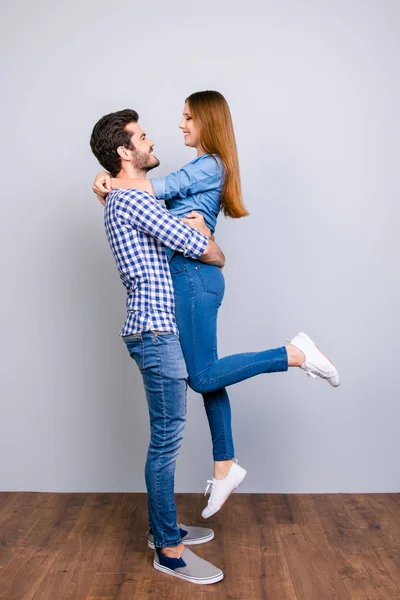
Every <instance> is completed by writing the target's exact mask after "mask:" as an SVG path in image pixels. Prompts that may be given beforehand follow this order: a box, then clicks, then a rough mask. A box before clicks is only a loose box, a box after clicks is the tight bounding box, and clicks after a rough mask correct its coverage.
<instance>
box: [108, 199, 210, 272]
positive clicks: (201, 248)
mask: <svg viewBox="0 0 400 600" xmlns="http://www.w3.org/2000/svg"><path fill="white" fill-rule="evenodd" d="M111 193H112V194H114V193H115V194H116V196H115V197H114V198H113V202H112V204H113V207H112V210H115V214H116V215H117V216H118V218H119V220H120V222H121V224H122V225H124V223H126V224H128V225H130V226H131V227H133V228H134V229H137V230H138V231H142V232H143V233H146V234H147V235H150V236H151V237H153V238H155V239H156V240H158V241H159V242H161V243H162V244H163V245H164V246H168V247H169V248H172V249H173V250H176V251H177V252H182V253H183V255H184V256H188V257H190V258H194V259H199V258H200V257H201V256H202V255H203V254H204V253H205V260H206V261H210V260H212V261H215V260H217V254H218V253H217V252H215V248H212V247H211V248H208V250H206V248H207V246H208V244H209V241H208V237H207V236H205V235H204V234H202V233H200V231H198V230H197V229H194V228H192V227H189V225H186V224H185V223H183V222H182V221H181V220H180V219H178V218H177V217H174V216H173V215H171V213H170V212H168V211H167V210H166V209H165V208H164V207H163V206H162V205H161V204H160V203H159V202H158V201H157V200H156V199H155V198H154V197H153V196H150V194H148V193H147V192H143V191H140V190H123V191H118V192H111ZM107 206H108V202H107ZM106 210H107V207H106ZM213 243H214V242H211V244H213ZM213 264H214V263H213Z"/></svg>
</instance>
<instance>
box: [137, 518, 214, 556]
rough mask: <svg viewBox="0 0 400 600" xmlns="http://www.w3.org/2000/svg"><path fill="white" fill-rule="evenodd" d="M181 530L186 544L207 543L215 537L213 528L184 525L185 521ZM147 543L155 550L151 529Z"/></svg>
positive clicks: (183, 542)
mask: <svg viewBox="0 0 400 600" xmlns="http://www.w3.org/2000/svg"><path fill="white" fill-rule="evenodd" d="M179 532H180V534H181V539H182V544H184V545H185V546H196V545H197V544H205V543H206V542H210V541H211V540H212V539H213V538H214V532H213V530H212V529H208V528H207V527H194V526H192V525H183V523H181V524H180V526H179ZM147 545H148V547H149V548H151V549H152V550H154V548H155V546H154V537H153V532H152V530H151V529H150V531H148V532H147Z"/></svg>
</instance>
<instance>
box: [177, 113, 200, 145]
mask: <svg viewBox="0 0 400 600" xmlns="http://www.w3.org/2000/svg"><path fill="white" fill-rule="evenodd" d="M179 127H180V129H182V131H183V138H184V141H185V146H190V147H191V148H198V147H199V146H200V132H199V129H198V127H197V125H196V124H195V122H194V121H193V118H192V115H191V112H190V106H189V103H188V102H186V103H185V108H184V109H183V119H182V121H181V122H180V124H179Z"/></svg>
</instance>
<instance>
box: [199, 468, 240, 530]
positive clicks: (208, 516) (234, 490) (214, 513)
mask: <svg viewBox="0 0 400 600" xmlns="http://www.w3.org/2000/svg"><path fill="white" fill-rule="evenodd" d="M246 475H247V471H246V472H245V474H244V475H243V479H242V480H241V481H239V483H238V484H237V486H236V487H234V488H233V490H232V491H231V493H230V494H229V496H227V497H226V498H225V500H224V501H223V503H222V504H221V506H220V507H219V509H218V510H216V511H214V512H213V513H211V515H207V517H203V515H201V516H202V517H203V519H209V518H210V517H212V516H213V515H216V514H217V512H219V511H220V510H221V508H222V507H223V506H224V504H225V502H226V501H227V500H229V498H230V497H231V496H232V494H233V492H236V490H237V489H238V487H239V485H240V484H241V483H243V481H244V478H245V477H246Z"/></svg>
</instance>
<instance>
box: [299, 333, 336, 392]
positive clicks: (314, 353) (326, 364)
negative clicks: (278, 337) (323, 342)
mask: <svg viewBox="0 0 400 600" xmlns="http://www.w3.org/2000/svg"><path fill="white" fill-rule="evenodd" d="M288 342H289V344H291V345H292V346H295V347H296V348H298V349H299V350H301V351H302V352H304V355H305V357H306V360H305V361H304V363H303V364H302V365H301V367H300V368H301V369H303V371H305V372H306V373H307V375H308V376H309V377H313V378H314V379H316V378H317V377H320V378H321V379H326V380H327V381H328V383H330V384H331V385H332V386H333V387H337V386H338V385H339V383H340V379H339V373H338V372H337V369H336V367H335V365H333V364H332V363H331V361H330V360H328V358H327V357H326V356H325V354H322V352H321V350H319V348H317V346H316V345H315V344H314V342H313V341H312V339H310V338H309V337H308V335H307V334H305V333H303V332H300V333H298V334H297V335H296V336H295V337H294V338H293V339H292V340H288Z"/></svg>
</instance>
